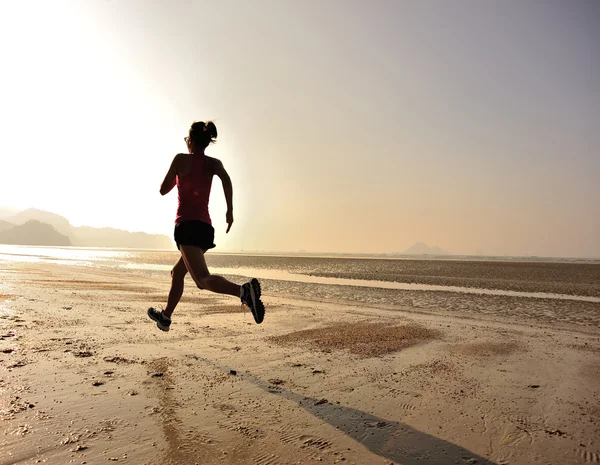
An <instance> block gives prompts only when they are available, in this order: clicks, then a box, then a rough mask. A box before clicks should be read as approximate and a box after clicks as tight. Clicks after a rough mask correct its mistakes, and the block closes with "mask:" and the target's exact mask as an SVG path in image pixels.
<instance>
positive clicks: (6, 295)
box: [0, 262, 600, 465]
mask: <svg viewBox="0 0 600 465" xmlns="http://www.w3.org/2000/svg"><path fill="white" fill-rule="evenodd" d="M7 263H8V262H4V263H2V268H1V269H0V425H1V432H2V434H1V435H0V465H13V464H34V463H45V464H56V465H64V464H69V463H74V464H84V463H87V464H105V463H112V462H118V463H124V464H134V465H141V464H161V465H163V464H167V465H169V464H173V465H175V464H185V465H187V464H213V463H215V464H216V463H219V464H258V465H279V464H281V465H285V464H311V463H323V464H334V463H344V464H382V465H383V464H402V465H446V464H460V465H469V464H470V465H472V464H479V465H483V464H487V465H493V464H498V465H500V464H502V465H508V464H511V465H519V464H521V465H531V464H540V465H542V464H543V465H550V464H556V465H564V464H594V463H600V329H599V327H598V324H597V322H598V321H599V320H598V318H600V304H598V303H577V302H566V303H565V302H550V301H546V300H543V299H538V300H536V301H535V302H534V301H533V300H532V301H531V302H530V301H528V300H527V299H523V300H518V299H513V300H510V299H508V298H506V299H508V300H506V299H505V298H501V297H483V296H458V295H456V296H455V297H454V298H455V299H456V300H454V304H452V305H455V307H456V308H454V307H452V308H450V307H446V308H443V305H441V304H439V305H438V304H437V303H436V302H441V301H442V300H443V299H444V296H447V294H446V293H437V294H435V298H432V299H433V300H429V301H428V300H427V299H428V298H429V297H427V296H429V295H430V294H428V293H406V295H418V296H419V299H421V300H419V302H421V303H422V302H429V304H427V305H425V304H423V305H417V306H415V305H410V302H407V301H403V300H401V299H400V300H398V301H393V302H392V303H393V305H391V304H390V301H389V300H387V299H386V298H385V296H386V295H387V294H385V290H381V293H382V300H381V305H378V302H377V301H375V300H372V301H371V302H361V301H360V300H354V299H352V300H349V299H346V300H344V298H343V293H341V290H343V288H342V287H340V288H339V289H338V290H337V291H335V292H338V293H340V294H335V295H331V294H327V295H325V294H322V293H321V294H319V295H318V296H317V297H318V298H317V299H316V300H315V299H313V297H314V296H311V295H309V294H302V293H298V295H299V296H301V297H293V298H292V297H291V295H292V294H293V292H291V291H290V293H289V294H287V296H283V297H282V295H283V294H280V293H273V292H270V290H269V286H268V285H267V286H265V297H264V301H265V303H266V305H267V314H266V317H265V321H264V323H263V324H262V325H256V324H255V323H254V322H253V319H252V316H251V315H250V313H249V312H245V313H244V311H243V309H242V308H240V304H239V302H238V301H237V300H236V299H234V298H228V297H220V296H216V295H213V294H210V293H208V292H206V291H200V290H198V289H195V288H193V285H192V282H191V281H189V280H188V281H186V286H187V287H186V294H184V299H183V300H182V303H181V304H180V307H178V309H177V311H176V314H175V316H174V322H173V324H172V327H171V331H170V332H169V333H163V332H160V331H159V330H158V329H157V328H156V326H155V324H153V323H152V322H151V321H150V320H149V319H148V318H147V316H146V313H145V312H146V309H147V307H148V306H149V305H158V304H164V302H165V296H166V293H167V291H168V286H169V279H168V274H167V273H154V274H152V273H149V274H139V273H138V274H136V273H131V272H127V271H119V270H116V269H115V270H106V269H97V268H94V267H77V266H60V265H53V264H23V263H21V264H12V265H11V264H7ZM431 266H433V265H431ZM457 266H458V265H457ZM549 270H550V269H549ZM502 272H503V271H500V272H499V273H502ZM553 273H558V272H557V271H556V270H554V271H553V270H550V271H548V274H547V278H548V282H550V281H551V279H552V274H553ZM544 276H546V275H544ZM467 278H468V277H465V278H464V279H467ZM379 279H381V276H380V277H379ZM540 279H542V278H540ZM544 279H545V278H544ZM238 281H239V279H238ZM514 281H515V282H517V281H519V280H518V279H515V280H514ZM596 284H597V283H596ZM515 286H516V284H515ZM507 287H513V285H512V284H509V285H508V286H507ZM583 287H585V286H583ZM315 288H316V287H315ZM323 289H325V288H323ZM328 289H329V290H328V291H327V292H330V291H331V289H332V287H331V286H330V287H329V288H328ZM574 289H575V290H576V291H577V292H579V291H580V289H579V288H577V287H576V288H574ZM560 290H561V292H563V293H568V291H569V289H568V288H566V287H564V288H561V289H560ZM323 292H325V290H323ZM588 294H590V295H598V286H596V287H592V288H590V290H589V292H588ZM395 295H404V294H402V293H400V292H396V294H395ZM460 298H462V299H475V300H474V301H475V302H477V305H476V306H475V307H473V308H477V309H479V308H480V309H481V311H479V310H478V311H467V310H464V309H463V307H462V305H463V304H462V303H461V301H460V300H459V299H460ZM477 299H479V300H477ZM502 299H504V300H502ZM500 300H502V305H500V304H498V302H500ZM463 303H464V302H463ZM384 304H385V305H384ZM553 305H554V307H553ZM558 305H563V306H571V307H570V308H563V307H556V306H558ZM461 309H463V310H464V311H461ZM450 310H452V311H450ZM582 312H583V313H582ZM565 315H566V316H565ZM582 315H583V316H582ZM565 318H566V319H565Z"/></svg>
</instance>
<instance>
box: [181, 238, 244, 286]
mask: <svg viewBox="0 0 600 465" xmlns="http://www.w3.org/2000/svg"><path fill="white" fill-rule="evenodd" d="M179 249H180V251H181V257H182V258H183V262H184V264H185V266H186V268H187V270H188V271H189V272H190V275H191V276H192V279H193V280H194V282H195V283H196V286H198V287H199V288H200V289H206V290H208V291H212V292H216V293H218V294H228V295H232V296H235V297H240V294H241V287H240V286H239V285H237V284H234V283H232V282H231V281H227V280H226V279H225V278H223V277H222V276H215V275H211V274H210V272H209V271H208V267H207V266H206V260H205V259H204V250H202V249H200V248H198V247H194V246H191V245H180V246H179Z"/></svg>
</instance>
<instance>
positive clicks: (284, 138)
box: [0, 0, 600, 257]
mask: <svg viewBox="0 0 600 465" xmlns="http://www.w3.org/2000/svg"><path fill="white" fill-rule="evenodd" d="M0 52H1V54H0V59H1V60H2V67H1V73H0V125H1V126H0V127H1V128H2V133H1V137H0V157H1V158H0V160H1V161H0V173H1V177H0V205H10V206H13V207H16V208H27V207H30V206H33V207H38V208H42V209H47V210H50V211H53V212H56V213H59V214H62V215H64V216H66V217H67V218H69V219H70V220H71V222H72V223H73V224H75V225H90V226H113V227H117V228H123V229H129V230H143V231H146V232H159V233H165V234H169V235H171V233H172V226H173V221H174V217H175V207H176V193H175V192H172V193H171V194H169V195H168V196H166V197H164V198H163V197H161V196H160V194H159V192H158V188H159V185H160V182H161V181H162V178H163V176H164V174H165V172H166V170H167V169H168V167H169V164H170V162H171V159H172V157H173V156H174V155H175V154H176V153H177V152H181V151H185V144H184V142H183V137H184V136H185V135H186V133H187V129H188V127H189V125H190V124H191V122H193V121H194V120H206V119H213V120H214V121H215V122H216V124H217V128H218V130H219V141H218V143H217V144H216V145H215V146H214V147H212V148H211V149H210V154H212V155H214V156H216V157H218V158H220V159H222V160H223V162H224V164H225V166H226V168H227V169H228V170H229V172H230V174H231V176H232V179H233V182H234V192H235V193H234V203H235V208H234V215H235V219H236V222H235V224H234V226H233V228H232V231H231V232H230V234H229V235H228V236H225V234H224V229H225V228H224V226H225V206H224V200H223V194H222V189H221V186H220V183H219V182H218V181H217V182H215V185H214V188H213V198H212V200H211V214H212V217H213V223H214V225H215V227H216V229H217V238H216V241H215V242H216V243H217V244H218V246H219V248H218V249H217V250H239V249H245V250H256V249H263V250H271V251H284V250H286V251H296V250H299V249H305V250H307V251H314V252H374V253H376V252H394V251H403V250H405V249H406V248H408V247H409V246H411V245H412V244H413V243H414V242H416V241H423V242H426V243H428V244H430V245H439V246H440V247H442V248H444V249H446V250H448V251H450V252H453V253H468V254H472V253H475V252H476V251H479V252H483V253H487V254H532V255H555V256H595V257H599V256H600V3H599V2H597V1H594V0H589V1H570V2H566V1H562V0H556V1H552V0H547V1H534V0H515V1H506V0H504V1H495V0H472V1H468V0H439V1H429V0H425V1H418V0H414V1H401V0H389V1H372V2H364V1H361V2H359V1H352V0H343V1H342V0H340V1H334V0H328V1H320V0H307V1H303V2H298V1H295V0H290V1H287V0H273V1H262V0H254V1H246V0H239V1H226V0H219V1H214V0H211V1H206V2H205V1H192V0H189V1H183V0H177V1H173V0H170V1H166V0H164V1H159V0H145V1H135V0H112V1H92V0H88V1H85V0H81V1H72V2H67V1H60V0H55V1H52V2H48V1H45V0H40V1H38V2H32V1H27V0H21V1H14V2H9V1H6V2H1V3H0Z"/></svg>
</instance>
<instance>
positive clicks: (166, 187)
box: [160, 155, 179, 195]
mask: <svg viewBox="0 0 600 465" xmlns="http://www.w3.org/2000/svg"><path fill="white" fill-rule="evenodd" d="M178 160H179V155H175V158H173V161H172V162H171V167H170V168H169V171H168V172H167V175H166V176H165V179H164V180H163V182H162V184H161V185H160V195H166V194H168V193H169V192H171V189H173V188H174V187H175V182H176V180H177V165H178Z"/></svg>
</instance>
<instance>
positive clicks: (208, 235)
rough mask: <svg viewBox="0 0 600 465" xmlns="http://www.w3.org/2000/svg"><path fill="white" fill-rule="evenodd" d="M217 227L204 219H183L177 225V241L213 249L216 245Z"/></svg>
mask: <svg viewBox="0 0 600 465" xmlns="http://www.w3.org/2000/svg"><path fill="white" fill-rule="evenodd" d="M214 241H215V228H213V227H212V226H211V225H210V224H208V223H205V222H204V221H196V220H191V221H182V222H181V223H179V224H176V225H175V243H176V244H177V248H178V249H179V246H180V245H192V246H194V247H200V248H201V249H202V250H208V249H212V248H213V247H216V246H215V243H214Z"/></svg>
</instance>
